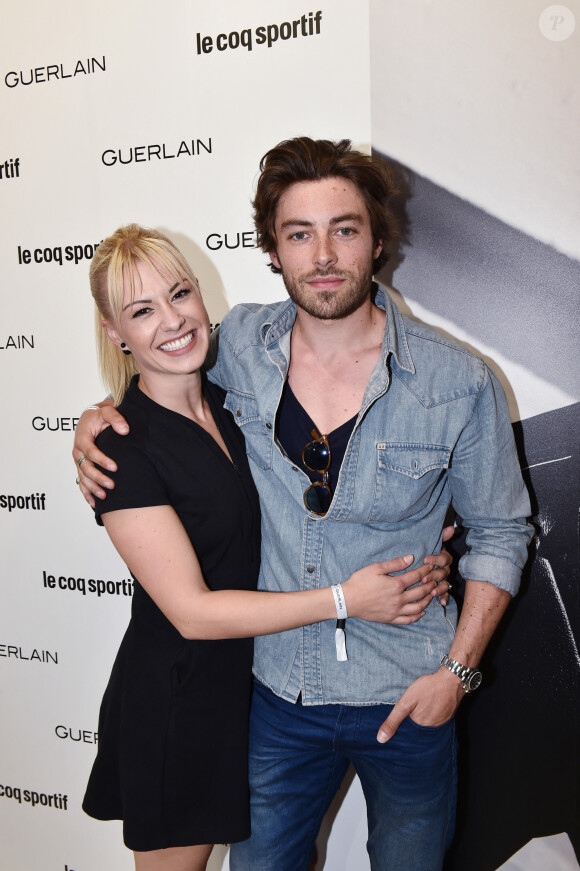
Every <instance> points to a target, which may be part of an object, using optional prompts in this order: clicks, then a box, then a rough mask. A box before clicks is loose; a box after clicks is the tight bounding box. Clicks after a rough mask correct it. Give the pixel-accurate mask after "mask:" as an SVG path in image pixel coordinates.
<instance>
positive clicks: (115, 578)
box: [0, 0, 370, 871]
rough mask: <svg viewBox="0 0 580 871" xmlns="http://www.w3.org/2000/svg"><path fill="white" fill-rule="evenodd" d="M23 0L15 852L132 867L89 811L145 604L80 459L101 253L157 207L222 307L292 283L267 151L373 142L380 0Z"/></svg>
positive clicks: (9, 631) (10, 503)
mask: <svg viewBox="0 0 580 871" xmlns="http://www.w3.org/2000/svg"><path fill="white" fill-rule="evenodd" d="M2 17H3V20H2V28H1V32H0V44H1V51H0V57H1V58H2V60H1V70H0V117H1V118H2V137H1V140H0V141H1V153H0V197H1V208H2V234H1V238H0V269H1V274H2V290H1V299H2V316H1V318H0V371H1V380H2V407H3V413H2V420H3V425H2V448H1V460H0V464H1V472H0V523H1V528H2V547H1V549H0V601H1V606H0V680H1V682H2V716H1V717H0V784H2V786H1V787H0V867H1V868H3V869H7V871H8V869H10V871H63V869H65V868H66V869H68V871H103V869H105V868H114V869H118V871H121V869H130V868H132V867H133V859H132V855H131V854H130V853H129V852H128V851H127V850H126V849H125V848H124V847H123V845H122V838H121V828H120V824H118V823H115V822H112V823H99V822H97V821H95V820H92V819H90V818H89V817H87V816H85V815H84V814H83V812H82V810H81V801H82V797H83V794H84V789H85V785H86V781H87V778H88V774H89V772H90V768H91V765H92V760H93V758H94V755H95V751H96V743H97V734H96V731H97V715H98V708H99V704H100V699H101V696H102V692H103V690H104V687H105V685H106V681H107V678H108V674H109V671H110V668H111V665H112V662H113V658H114V655H115V652H116V649H117V647H118V644H119V641H120V639H121V636H122V634H123V632H124V629H125V626H126V624H127V621H128V617H129V609H130V604H131V583H130V580H129V573H128V571H127V568H126V567H125V566H124V565H123V563H122V562H121V560H120V559H119V558H118V557H117V555H116V553H115V552H114V550H113V547H112V545H111V544H110V542H109V541H108V538H107V536H106V533H105V532H104V530H102V529H99V528H97V526H96V524H95V522H94V519H93V517H92V512H91V511H90V509H89V508H88V506H86V505H85V504H84V502H83V501H82V499H81V498H80V496H79V492H78V488H77V487H76V486H75V481H74V479H75V475H74V468H73V466H72V462H71V457H70V452H71V449H72V440H73V430H74V428H75V425H76V422H77V418H78V416H79V414H80V412H81V411H82V409H83V407H85V406H86V405H88V404H89V403H90V402H92V401H94V400H95V399H98V398H100V397H102V396H103V395H104V392H105V391H104V390H103V386H102V384H101V383H100V381H99V378H98V374H97V368H96V358H95V349H94V341H93V313H92V299H91V297H90V293H89V285H88V269H89V264H90V261H91V258H92V257H93V254H94V251H95V249H96V247H97V246H98V244H99V242H100V241H101V240H102V239H103V238H104V237H105V236H106V235H108V234H109V233H110V232H112V231H113V230H114V229H115V228H116V227H118V226H120V225H121V224H124V223H127V222H130V221H137V222H138V223H141V224H145V225H148V226H155V227H159V228H161V229H162V230H163V231H164V232H166V233H167V234H168V235H169V236H170V237H171V238H172V239H173V240H174V241H175V242H176V244H177V245H178V247H179V248H181V250H182V251H184V253H185V255H186V257H187V258H188V259H189V261H190V263H191V264H192V266H193V269H194V271H195V272H196V274H197V276H198V277H199V280H200V284H201V286H202V289H203V292H204V297H205V301H206V304H207V308H208V310H209V315H210V320H211V322H212V323H213V324H215V323H218V322H219V321H220V320H221V318H222V317H223V315H224V313H225V312H226V311H227V310H228V308H229V307H230V306H231V305H232V304H234V303H237V302H241V301H248V300H251V301H254V300H256V301H265V300H272V299H280V298H283V296H284V289H283V285H282V283H281V279H279V278H278V277H277V276H273V275H272V274H271V273H270V271H269V270H268V269H267V267H266V262H267V261H266V258H265V256H264V255H263V254H262V253H261V252H260V251H258V250H257V249H256V248H255V235H254V231H253V224H252V219H251V198H252V194H253V189H254V183H255V179H256V176H257V173H258V164H259V160H260V158H261V156H262V155H263V154H264V153H265V152H266V151H267V150H268V149H269V148H270V147H272V146H273V145H275V144H276V143H277V142H279V141H281V140H282V139H286V138H288V137H291V136H296V135H301V134H306V135H309V136H313V137H326V138H331V139H338V138H343V137H344V136H348V137H350V138H352V139H353V141H354V142H356V143H357V144H358V145H360V146H362V147H363V148H365V149H367V150H368V149H370V79H369V46H368V42H369V24H368V10H367V4H365V3H362V4H358V5H356V6H353V4H352V3H349V2H346V0H332V2H326V3H324V2H323V3H322V5H319V6H312V5H308V4H307V3H300V2H297V0H274V2H272V0H249V2H247V3H243V4H240V3H237V2H234V0H228V2H222V3H202V2H199V0H172V2H171V3H158V2H154V0H141V2H139V3H134V2H131V3H118V2H116V0H101V2H99V3H97V4H90V3H82V2H81V3H79V2H78V0H51V2H49V3H43V2H40V0H22V2H20V3H18V4H12V5H9V6H8V7H6V8H5V9H3V13H2ZM224 789H227V784H224ZM225 852H226V851H225V849H221V850H220V849H218V850H217V851H216V857H215V858H214V859H212V867H213V868H218V867H221V865H222V861H224V862H225V863H227V858H226V859H224V856H225ZM226 867H227V864H226Z"/></svg>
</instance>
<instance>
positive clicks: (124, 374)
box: [89, 224, 197, 405]
mask: <svg viewBox="0 0 580 871" xmlns="http://www.w3.org/2000/svg"><path fill="white" fill-rule="evenodd" d="M139 263H146V264H148V265H149V266H152V267H153V269H155V270H156V271H157V272H159V273H164V274H166V275H169V276H170V277H172V278H175V280H176V281H183V280H184V278H186V279H188V280H189V281H190V282H191V284H192V285H193V286H195V285H196V284H197V280H196V278H195V276H194V274H193V272H192V271H191V269H190V267H189V266H188V264H187V262H186V260H185V258H184V257H183V255H182V254H181V252H180V251H179V250H178V249H177V248H176V247H175V245H174V244H173V242H171V240H170V239H168V238H167V237H166V236H164V235H163V233H160V232H159V231H158V230H150V229H147V228H145V227H140V226H139V224H128V225H127V226H126V227H119V229H118V230H116V231H115V232H114V233H113V234H112V236H108V237H107V238H106V239H105V240H104V241H103V242H101V244H100V245H99V247H98V248H97V250H96V251H95V256H94V257H93V260H92V262H91V268H90V270H89V281H90V285H91V293H92V295H93V299H94V301H95V332H96V339H97V353H98V358H99V369H100V372H101V377H102V379H103V381H104V382H105V384H106V385H107V387H108V388H109V390H110V391H111V393H112V395H113V399H114V401H115V405H118V404H119V403H120V402H121V400H122V398H123V396H124V394H125V391H126V390H127V388H128V386H129V382H130V381H131V378H132V377H133V375H136V374H137V373H138V371H139V369H138V368H137V364H136V362H135V359H134V357H133V356H132V355H130V354H124V353H123V351H122V349H121V348H119V346H118V345H116V344H115V343H114V342H112V341H111V340H110V339H109V338H108V336H107V335H106V333H105V330H104V329H103V324H102V322H103V320H106V321H108V322H109V323H110V324H112V325H113V326H115V325H118V324H119V322H120V319H121V312H122V310H123V299H124V294H125V288H126V286H127V284H128V286H129V289H130V292H131V299H133V298H134V296H135V290H136V285H137V283H138V282H139V276H138V273H137V266H138V264H139Z"/></svg>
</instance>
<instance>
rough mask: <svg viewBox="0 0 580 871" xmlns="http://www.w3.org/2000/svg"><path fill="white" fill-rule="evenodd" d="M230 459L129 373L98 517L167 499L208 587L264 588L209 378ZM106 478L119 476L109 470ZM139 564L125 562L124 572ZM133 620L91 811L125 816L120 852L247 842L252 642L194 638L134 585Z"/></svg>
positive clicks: (112, 696) (246, 484) (243, 493)
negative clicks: (121, 431) (124, 426)
mask: <svg viewBox="0 0 580 871" xmlns="http://www.w3.org/2000/svg"><path fill="white" fill-rule="evenodd" d="M204 393H205V396H206V398H207V400H208V402H209V405H210V408H211V411H212V414H213V417H214V420H215V422H216V424H217V426H218V428H219V430H220V432H221V435H222V437H223V439H224V441H225V443H226V445H227V447H228V450H229V452H230V456H231V457H232V460H233V463H232V462H230V460H229V459H228V457H227V456H226V455H225V454H224V452H223V451H222V450H221V448H220V447H219V446H218V445H217V444H216V442H215V441H214V439H212V438H211V436H210V435H208V433H206V432H205V430H203V429H202V428H201V427H199V426H198V425H197V424H196V423H194V422H193V421H191V420H189V419H188V418H186V417H183V416H182V415H180V414H177V413H176V412H173V411H170V410H169V409H167V408H163V407H162V406H160V405H158V404H157V403H155V402H153V401H152V400H151V399H149V398H148V397H147V396H146V395H145V394H144V393H142V391H141V390H140V389H139V387H138V378H137V376H136V377H135V379H133V381H132V383H131V385H130V387H129V390H128V391H127V393H126V395H125V397H124V399H123V402H122V403H121V405H120V411H121V412H122V414H123V415H124V416H125V417H126V418H127V420H128V422H129V424H130V433H129V435H127V436H119V435H117V434H116V433H115V432H114V431H113V430H112V429H111V428H109V429H107V430H105V431H104V432H103V433H101V435H100V436H99V438H98V445H99V447H100V449H101V450H102V451H104V452H105V453H106V454H107V455H108V456H110V457H112V458H113V459H114V460H115V461H116V462H117V463H118V471H117V472H116V473H115V474H114V475H112V477H113V478H114V479H115V489H114V490H113V491H110V492H109V493H108V495H107V498H106V499H105V500H103V501H101V500H97V505H96V508H95V513H96V517H97V521H98V522H102V521H101V520H100V515H101V513H105V512H106V511H114V510H116V509H123V508H135V507H145V506H151V505H172V506H173V508H174V509H175V511H176V512H177V514H178V515H179V517H180V519H181V522H182V523H183V525H184V527H185V529H186V531H187V534H188V535H189V538H190V540H191V542H192V544H193V547H194V549H195V552H196V554H197V557H198V559H199V562H200V564H201V568H202V571H203V575H204V578H205V581H206V583H207V585H208V587H210V588H211V589H212V590H221V589H241V590H253V589H255V588H256V584H257V579H258V569H259V559H260V513H259V503H258V497H257V493H256V491H255V488H254V484H253V481H252V477H251V474H250V470H249V467H248V462H247V459H246V453H245V448H244V443H243V439H242V437H241V435H240V433H239V429H238V427H237V426H236V424H235V423H234V421H233V419H232V418H231V417H230V415H229V413H228V412H226V411H225V410H224V409H223V407H222V406H223V398H224V394H223V391H221V390H220V389H219V388H218V387H216V386H214V385H212V384H211V383H209V382H206V383H205V384H204ZM108 474H111V473H108ZM129 568H130V566H129ZM133 586H134V593H133V600H132V611H131V621H130V623H129V627H128V629H127V632H126V634H125V636H124V638H123V641H122V643H121V647H120V649H119V652H118V654H117V658H116V660H115V664H114V666H113V670H112V673H111V677H110V680H109V683H108V686H107V689H106V691H105V695H104V698H103V701H102V705H101V711H100V715H99V748H98V753H97V757H96V760H95V763H94V766H93V770H92V773H91V775H90V779H89V783H88V786H87V791H86V794H85V798H84V802H83V809H84V810H85V811H86V812H87V813H88V814H89V815H90V816H92V817H96V818H97V819H100V820H109V819H121V820H123V835H124V840H125V844H126V845H127V847H129V848H130V849H132V850H139V851H141V850H156V849H161V848H165V847H181V846H188V845H191V844H208V843H216V842H217V843H231V842H235V841H240V840H244V839H245V838H248V837H249V835H250V819H249V797H248V776H247V752H248V747H247V742H248V716H249V704H250V693H251V669H252V653H253V641H252V639H251V638H241V639H228V640H218V641H213V640H212V641H188V640H186V639H184V638H183V637H182V636H181V635H180V634H179V632H178V631H177V630H176V629H175V628H174V626H173V625H172V624H171V623H170V622H169V620H168V619H167V618H166V617H165V616H164V615H163V614H162V612H161V611H160V610H159V608H158V607H157V606H156V605H155V603H154V602H153V600H152V599H151V598H150V597H149V596H148V595H147V593H146V592H145V590H144V589H143V588H142V587H141V586H140V585H139V581H138V579H137V578H134V585H133Z"/></svg>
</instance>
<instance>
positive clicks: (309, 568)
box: [306, 566, 314, 575]
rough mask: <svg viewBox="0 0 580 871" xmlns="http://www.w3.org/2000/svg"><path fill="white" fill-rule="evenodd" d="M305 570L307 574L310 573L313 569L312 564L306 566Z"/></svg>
mask: <svg viewBox="0 0 580 871" xmlns="http://www.w3.org/2000/svg"><path fill="white" fill-rule="evenodd" d="M306 571H307V572H308V574H309V575H311V574H312V572H313V571H314V566H306Z"/></svg>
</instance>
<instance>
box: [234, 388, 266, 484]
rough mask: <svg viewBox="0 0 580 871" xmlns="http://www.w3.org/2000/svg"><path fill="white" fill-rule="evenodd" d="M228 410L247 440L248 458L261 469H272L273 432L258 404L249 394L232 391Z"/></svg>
mask: <svg viewBox="0 0 580 871" xmlns="http://www.w3.org/2000/svg"><path fill="white" fill-rule="evenodd" d="M224 408H226V409H227V410H228V411H229V412H230V413H231V414H232V415H233V418H234V420H235V422H236V423H237V424H238V426H239V427H240V430H241V432H242V435H243V436H244V438H245V440H246V452H247V454H248V457H249V458H250V459H251V460H252V461H253V462H254V463H255V464H256V465H257V466H258V467H259V468H260V469H271V468H272V430H271V429H268V427H267V426H266V424H265V422H264V420H263V419H262V417H261V415H260V411H259V408H258V402H257V400H256V398H255V397H254V396H252V395H251V394H249V393H240V392H239V391H237V390H230V391H228V393H227V396H226V401H225V402H224Z"/></svg>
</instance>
